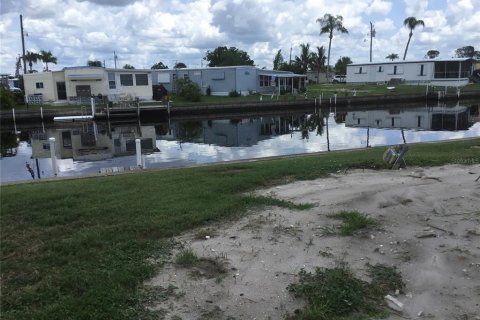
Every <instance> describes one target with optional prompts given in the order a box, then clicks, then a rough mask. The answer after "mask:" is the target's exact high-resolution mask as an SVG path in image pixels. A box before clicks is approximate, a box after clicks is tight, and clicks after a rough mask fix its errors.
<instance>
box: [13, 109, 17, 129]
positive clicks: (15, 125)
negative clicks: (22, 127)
mask: <svg viewBox="0 0 480 320" xmlns="http://www.w3.org/2000/svg"><path fill="white" fill-rule="evenodd" d="M12 114H13V126H14V127H15V134H17V121H16V120H15V108H12Z"/></svg>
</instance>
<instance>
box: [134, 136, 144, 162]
mask: <svg viewBox="0 0 480 320" xmlns="http://www.w3.org/2000/svg"><path fill="white" fill-rule="evenodd" d="M135 147H136V151H137V167H139V168H142V167H143V165H142V145H141V143H140V139H135Z"/></svg>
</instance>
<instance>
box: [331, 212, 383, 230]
mask: <svg viewBox="0 0 480 320" xmlns="http://www.w3.org/2000/svg"><path fill="white" fill-rule="evenodd" d="M329 217H331V218H335V219H339V220H342V222H343V223H342V224H341V225H339V226H338V227H335V231H336V233H337V234H339V235H341V236H351V235H352V234H354V233H355V232H356V231H358V230H363V229H368V228H371V227H374V226H377V225H378V221H376V220H375V219H373V218H370V217H368V216H367V215H365V214H363V213H360V212H358V211H354V210H353V211H347V210H342V211H340V212H339V213H335V214H332V215H329Z"/></svg>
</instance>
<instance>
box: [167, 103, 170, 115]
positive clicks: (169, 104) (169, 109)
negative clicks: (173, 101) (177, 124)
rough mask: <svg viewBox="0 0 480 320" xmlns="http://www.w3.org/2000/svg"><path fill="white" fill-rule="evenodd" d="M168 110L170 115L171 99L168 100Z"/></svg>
mask: <svg viewBox="0 0 480 320" xmlns="http://www.w3.org/2000/svg"><path fill="white" fill-rule="evenodd" d="M167 112H168V115H170V100H168V102H167Z"/></svg>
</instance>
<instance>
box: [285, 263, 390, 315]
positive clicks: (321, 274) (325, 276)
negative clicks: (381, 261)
mask: <svg viewBox="0 0 480 320" xmlns="http://www.w3.org/2000/svg"><path fill="white" fill-rule="evenodd" d="M298 277H299V280H298V282H297V283H292V284H290V285H289V286H288V290H289V291H290V292H292V293H293V294H294V295H295V296H296V297H301V298H304V299H305V300H306V302H307V304H306V306H305V307H304V308H303V310H301V311H299V312H298V313H297V314H295V315H293V316H290V317H289V318H288V319H289V320H336V319H339V320H340V319H371V317H375V318H377V319H378V318H383V317H385V316H387V315H388V311H387V310H386V309H385V307H384V306H383V305H382V299H383V294H382V293H383V291H382V290H381V288H383V286H384V284H383V283H380V282H376V283H368V282H366V281H362V280H360V279H358V278H356V277H355V275H354V274H353V272H352V271H351V270H350V269H349V268H348V266H346V265H345V264H343V263H341V264H339V266H337V267H335V268H332V269H324V268H316V269H315V272H313V273H311V272H306V271H305V270H304V269H302V270H301V271H300V273H299V274H298Z"/></svg>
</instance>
